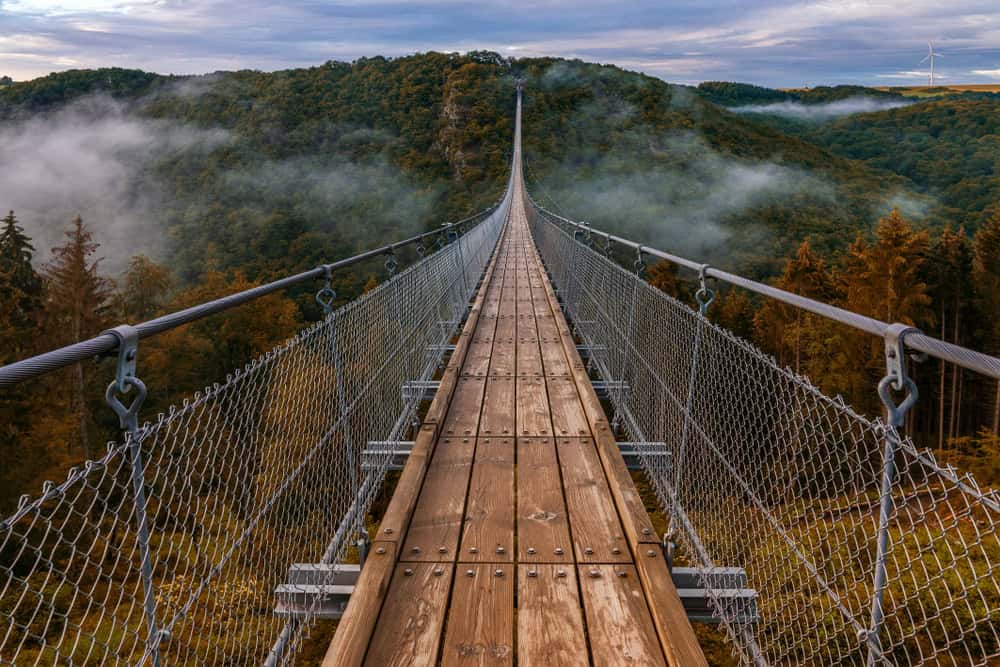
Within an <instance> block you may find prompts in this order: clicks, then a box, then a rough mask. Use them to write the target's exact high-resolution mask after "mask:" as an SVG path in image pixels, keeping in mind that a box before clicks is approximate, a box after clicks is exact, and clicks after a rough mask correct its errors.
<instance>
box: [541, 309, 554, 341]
mask: <svg viewBox="0 0 1000 667" xmlns="http://www.w3.org/2000/svg"><path fill="white" fill-rule="evenodd" d="M535 326H536V327H538V339H539V340H546V341H553V340H555V341H558V340H559V327H557V326H556V319H555V318H554V317H553V316H552V315H551V313H550V314H548V315H538V314H536V315H535Z"/></svg>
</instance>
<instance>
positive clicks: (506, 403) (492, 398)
mask: <svg viewBox="0 0 1000 667" xmlns="http://www.w3.org/2000/svg"><path fill="white" fill-rule="evenodd" d="M514 389H515V384H514V378H512V377H506V376H495V375H494V376H490V377H489V378H488V379H487V380H486V394H485V396H484V397H483V412H482V415H481V416H480V420H479V434H480V435H481V436H509V437H513V435H514V394H515V391H514Z"/></svg>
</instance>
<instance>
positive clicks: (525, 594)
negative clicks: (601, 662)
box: [517, 564, 590, 667]
mask: <svg viewBox="0 0 1000 667" xmlns="http://www.w3.org/2000/svg"><path fill="white" fill-rule="evenodd" d="M560 573H561V574H560ZM517 662H518V665H519V666H520V667H538V666H541V667H574V666H576V665H578V666H579V667H586V665H588V664H590V662H589V659H588V657H587V639H586V636H585V635H584V631H583V614H582V611H581V606H580V598H579V594H578V593H577V585H576V570H575V568H573V567H565V566H562V565H548V564H540V565H523V564H522V565H519V566H518V577H517Z"/></svg>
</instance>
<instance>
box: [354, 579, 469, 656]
mask: <svg viewBox="0 0 1000 667" xmlns="http://www.w3.org/2000/svg"><path fill="white" fill-rule="evenodd" d="M453 568H454V566H453V565H452V564H450V563H447V564H445V563H400V564H399V565H397V566H396V571H395V573H394V574H393V577H392V584H391V585H390V586H389V593H388V595H387V596H386V600H385V605H384V606H383V607H382V613H381V614H380V615H379V619H378V623H377V624H376V626H375V633H374V634H373V635H372V640H371V644H370V645H369V648H368V656H367V658H366V659H365V663H364V664H365V665H366V666H370V667H395V666H396V665H398V666H399V667H403V666H404V665H405V666H407V667H422V666H423V665H427V666H428V667H432V666H433V665H434V664H435V663H436V662H437V653H438V646H439V643H440V641H441V629H442V626H443V625H444V618H445V611H447V609H448V591H449V590H450V588H451V579H452V572H453ZM407 572H409V573H410V574H407Z"/></svg>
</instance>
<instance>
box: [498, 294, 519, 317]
mask: <svg viewBox="0 0 1000 667" xmlns="http://www.w3.org/2000/svg"><path fill="white" fill-rule="evenodd" d="M506 292H507V290H504V295H503V296H502V297H500V315H499V317H500V319H509V318H515V317H517V302H516V301H515V300H514V299H513V298H510V297H508V296H507V294H506Z"/></svg>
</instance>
